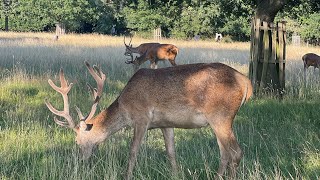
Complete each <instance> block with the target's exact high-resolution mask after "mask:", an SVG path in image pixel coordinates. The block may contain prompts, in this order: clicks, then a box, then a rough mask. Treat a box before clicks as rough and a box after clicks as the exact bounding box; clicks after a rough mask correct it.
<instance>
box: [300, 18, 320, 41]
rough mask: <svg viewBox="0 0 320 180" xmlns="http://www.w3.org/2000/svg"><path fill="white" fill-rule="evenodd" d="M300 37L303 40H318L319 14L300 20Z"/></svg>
mask: <svg viewBox="0 0 320 180" xmlns="http://www.w3.org/2000/svg"><path fill="white" fill-rule="evenodd" d="M301 36H302V37H303V38H304V39H317V38H318V39H319V38H320V13H314V14H311V15H310V16H309V17H308V18H304V19H303V20H302V28H301Z"/></svg>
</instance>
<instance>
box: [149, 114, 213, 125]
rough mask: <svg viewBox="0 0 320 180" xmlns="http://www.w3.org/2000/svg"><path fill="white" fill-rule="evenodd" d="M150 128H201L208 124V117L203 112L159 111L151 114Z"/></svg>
mask: <svg viewBox="0 0 320 180" xmlns="http://www.w3.org/2000/svg"><path fill="white" fill-rule="evenodd" d="M150 115H151V116H150V120H151V122H150V125H149V127H150V128H187V129H189V128H201V127H205V126H207V125H208V121H207V118H206V117H205V116H204V114H203V113H201V112H192V111H191V112H190V111H188V110H185V111H182V112H174V111H165V112H162V111H157V110H154V111H153V112H152V113H151V114H150Z"/></svg>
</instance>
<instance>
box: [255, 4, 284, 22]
mask: <svg viewBox="0 0 320 180" xmlns="http://www.w3.org/2000/svg"><path fill="white" fill-rule="evenodd" d="M285 4H286V0H257V7H256V11H255V12H256V13H255V18H256V19H260V20H261V21H266V22H273V21H274V18H275V17H276V15H277V13H278V12H279V11H280V10H281V9H282V8H283V7H284V5H285Z"/></svg>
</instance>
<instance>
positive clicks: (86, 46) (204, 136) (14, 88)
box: [0, 32, 320, 179]
mask: <svg viewBox="0 0 320 180" xmlns="http://www.w3.org/2000/svg"><path fill="white" fill-rule="evenodd" d="M52 36H53V34H48V33H34V34H33V33H4V32H0V41H1V42H2V43H1V44H0V54H1V57H0V179H122V178H123V175H124V174H125V172H126V163H127V159H128V152H129V151H128V149H129V144H130V140H131V137H132V130H130V129H124V130H121V131H120V132H118V133H117V134H115V135H114V136H112V137H110V139H109V140H107V141H106V142H105V143H104V144H103V145H101V146H100V147H99V149H98V150H97V151H96V153H95V156H94V157H93V158H92V159H91V160H90V161H89V162H82V161H81V160H80V158H79V153H78V148H77V147H76V145H75V143H74V133H73V132H72V131H70V130H68V129H66V128H61V127H58V126H57V125H56V124H55V123H54V122H53V120H52V119H53V115H52V113H51V112H50V111H49V110H48V109H47V108H46V106H45V105H44V99H45V98H48V99H49V100H50V102H52V104H53V105H54V106H56V107H57V108H62V99H61V96H60V95H59V94H58V93H56V92H55V91H54V90H52V89H51V88H50V87H49V85H48V83H47V80H48V79H49V78H50V79H52V80H53V81H54V82H58V76H57V75H58V72H59V69H60V68H61V67H62V68H63V69H64V71H65V74H66V77H67V79H68V81H69V82H73V83H74V87H73V89H72V91H71V93H70V95H69V96H70V101H71V111H72V112H71V113H72V115H74V117H76V116H75V110H74V106H75V105H77V106H79V107H80V109H82V110H84V111H88V110H89V108H90V106H91V98H90V95H89V93H88V92H87V88H86V86H85V83H86V82H87V81H88V82H90V83H91V84H94V83H93V79H92V77H90V75H89V74H88V73H87V71H86V69H85V66H84V64H83V61H85V60H87V61H89V62H90V63H91V64H99V65H101V67H102V69H103V70H104V72H106V74H107V83H106V87H105V94H104V96H103V99H102V102H101V105H100V106H99V108H100V109H101V110H102V109H103V108H104V107H107V106H108V105H109V104H111V103H112V102H113V101H114V100H115V99H116V98H117V96H118V95H119V93H120V92H121V90H122V89H123V87H124V86H125V84H126V82H127V81H128V79H129V78H130V77H131V76H132V74H133V71H132V67H131V66H130V65H127V64H125V63H124V61H125V60H126V57H125V56H124V55H123V53H124V45H123V37H110V36H103V35H97V34H95V35H76V34H72V35H65V36H61V37H60V39H59V40H58V41H53V40H52ZM142 42H152V40H144V39H141V38H134V39H133V41H132V43H133V44H134V45H138V44H140V43H142ZM162 42H163V43H173V44H175V45H176V46H178V47H179V48H180V52H179V54H178V56H177V63H178V64H186V63H196V62H223V63H226V64H228V65H230V66H232V67H234V68H236V69H237V70H239V71H240V72H242V73H244V74H247V72H248V60H249V43H228V44H226V43H216V42H211V41H198V42H195V41H178V40H170V39H168V40H163V41H162ZM307 52H315V53H317V54H320V49H319V48H312V47H294V46H288V51H287V57H288V59H287V60H288V61H287V66H286V69H287V72H286V79H287V81H286V89H287V91H286V96H285V98H284V99H283V101H281V102H279V101H278V100H276V99H273V98H268V97H266V98H262V99H253V100H252V101H251V102H249V103H248V104H246V105H245V106H243V107H242V108H241V109H240V111H239V113H238V115H237V117H236V120H235V126H234V128H235V132H236V136H237V138H238V140H239V143H240V146H241V147H242V149H243V151H244V157H243V159H242V161H241V164H240V167H239V172H238V179H319V178H320V177H319V174H320V172H319V169H320V158H319V156H320V153H319V147H320V139H319V129H320V123H319V121H318V120H319V117H320V111H319V107H320V101H319V100H320V96H319V95H320V83H319V77H320V75H318V74H319V72H318V70H316V72H315V73H313V70H311V69H310V70H308V73H307V86H306V88H304V87H303V83H304V80H303V77H302V75H303V71H302V67H303V65H302V61H301V60H300V59H301V56H302V55H303V54H304V53H307ZM143 66H144V67H148V66H149V65H148V63H146V64H145V65H143ZM164 66H170V65H169V63H160V67H164ZM175 134H176V137H175V140H176V151H177V161H178V164H179V168H180V170H179V173H178V176H177V177H172V175H171V169H170V165H169V162H168V159H167V157H166V153H165V149H164V143H163V138H162V134H161V132H160V131H159V130H151V131H149V132H148V134H147V136H146V138H145V141H144V143H143V145H142V147H141V151H140V153H139V157H138V162H137V166H136V168H135V171H134V176H135V178H136V179H213V177H214V175H215V173H216V170H217V168H218V163H219V150H218V145H217V143H216V141H215V137H214V136H213V134H212V130H211V129H210V128H202V129H194V130H183V129H176V131H175Z"/></svg>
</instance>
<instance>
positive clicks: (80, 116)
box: [76, 106, 85, 120]
mask: <svg viewBox="0 0 320 180" xmlns="http://www.w3.org/2000/svg"><path fill="white" fill-rule="evenodd" d="M76 111H77V113H78V117H79V119H80V120H84V119H85V118H84V116H83V114H82V112H81V111H80V108H78V106H76Z"/></svg>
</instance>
